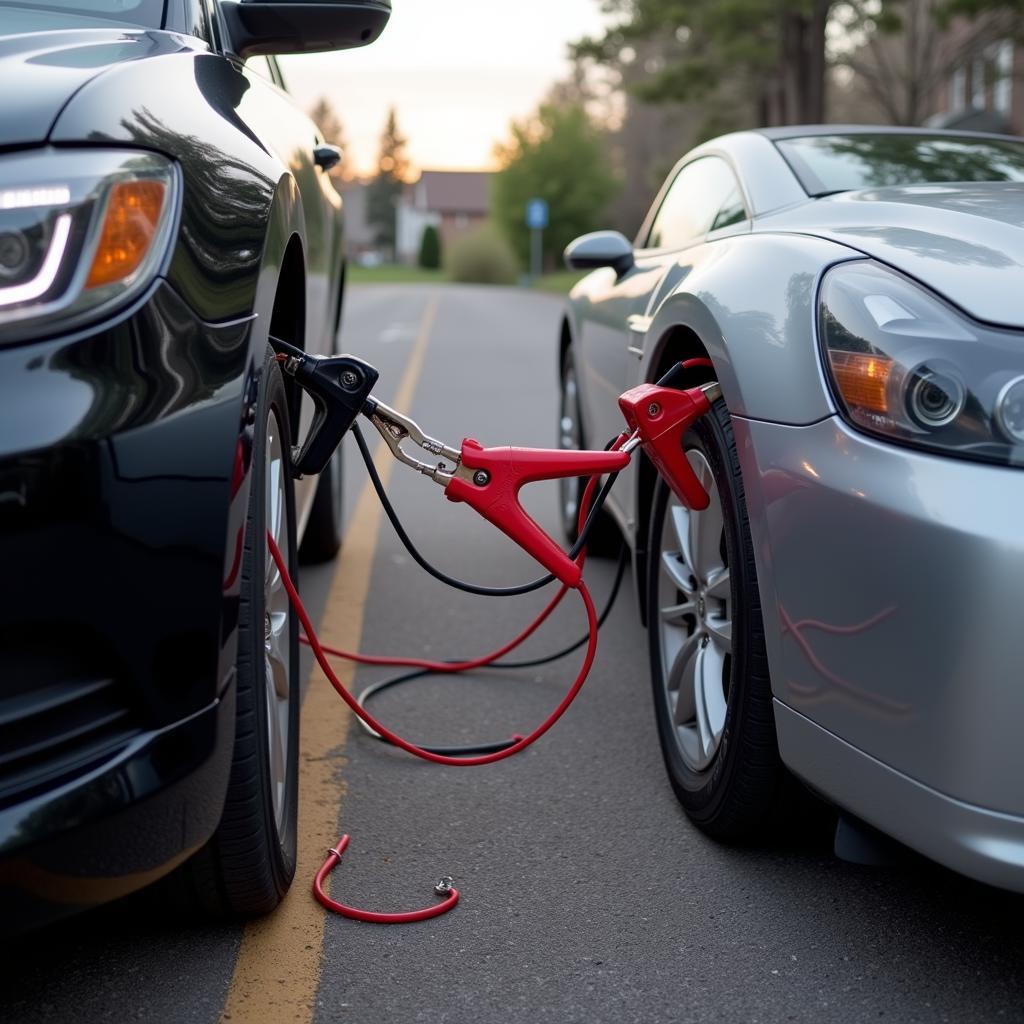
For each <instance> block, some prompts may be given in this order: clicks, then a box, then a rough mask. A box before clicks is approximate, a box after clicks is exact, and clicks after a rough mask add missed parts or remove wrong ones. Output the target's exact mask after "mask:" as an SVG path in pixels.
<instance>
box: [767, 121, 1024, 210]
mask: <svg viewBox="0 0 1024 1024" xmlns="http://www.w3.org/2000/svg"><path fill="white" fill-rule="evenodd" d="M776 145H777V146H778V147H779V149H780V150H781V152H782V155H783V156H784V157H785V158H786V160H787V161H788V162H789V165H790V167H792V168H793V172H794V173H795V174H796V176H797V177H798V178H799V179H800V184H801V185H803V187H804V190H805V191H806V192H807V193H808V195H812V196H823V195H828V194H829V193H830V192H847V191H850V190H852V189H858V188H878V187H881V186H884V185H924V184H929V183H937V182H952V181H958V182H963V181H1024V142H1022V141H1017V140H1013V139H1007V140H1005V141H1004V140H1002V139H983V138H978V139H972V138H964V137H960V138H958V137H956V136H950V135H897V134H889V133H886V134H879V135H871V134H868V133H865V134H863V135H862V134H856V135H809V136H807V137H805V138H800V139H779V140H778V141H777V142H776Z"/></svg>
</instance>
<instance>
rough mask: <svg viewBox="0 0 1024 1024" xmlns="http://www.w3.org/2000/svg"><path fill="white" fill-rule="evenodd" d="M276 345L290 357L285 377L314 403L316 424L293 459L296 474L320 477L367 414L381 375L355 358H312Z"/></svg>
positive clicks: (313, 356)
mask: <svg viewBox="0 0 1024 1024" xmlns="http://www.w3.org/2000/svg"><path fill="white" fill-rule="evenodd" d="M275 345H276V346H277V347H278V348H280V349H282V351H283V352H284V353H285V355H286V356H287V358H286V359H285V360H284V371H285V373H286V374H288V375H289V376H292V377H294V378H295V380H296V381H297V382H298V384H299V385H300V386H301V387H302V389H303V390H304V391H305V392H306V393H307V394H308V395H309V397H310V398H311V399H312V400H313V423H312V425H311V426H310V428H309V434H308V435H307V437H306V440H305V442H304V443H303V445H302V449H301V451H299V453H298V454H297V455H296V456H295V457H294V459H293V463H294V466H295V471H296V474H297V475H298V476H307V475H312V474H316V473H320V472H322V471H323V469H324V467H325V466H326V465H327V463H328V462H329V461H330V459H331V456H332V455H333V454H334V452H335V449H336V448H337V447H338V445H339V444H341V439H342V438H343V437H344V436H345V435H346V434H347V433H348V431H349V429H350V428H351V426H352V424H353V423H355V421H356V417H357V416H358V415H359V414H360V413H361V412H362V411H363V407H364V406H365V405H366V401H367V399H368V398H369V397H370V391H371V390H372V389H373V385H374V384H376V383H377V378H378V377H379V376H380V374H379V372H378V371H377V368H376V367H374V366H371V365H370V364H369V363H367V362H365V361H364V360H362V359H357V358H356V357H355V356H349V355H340V356H318V355H310V354H308V353H305V352H302V351H301V350H299V349H295V348H292V346H290V345H286V344H285V343H284V342H281V341H277V340H276V339H275Z"/></svg>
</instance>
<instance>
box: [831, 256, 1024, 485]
mask: <svg viewBox="0 0 1024 1024" xmlns="http://www.w3.org/2000/svg"><path fill="white" fill-rule="evenodd" d="M818 316H819V334H820V338H821V343H822V348H823V350H824V356H825V365H826V367H827V369H828V371H829V373H830V376H831V380H832V384H833V388H834V391H835V393H836V398H837V399H838V402H839V406H840V409H841V411H842V413H843V414H844V416H845V418H846V419H847V420H848V421H849V422H850V423H851V424H853V425H854V426H856V427H860V428H862V429H863V430H867V431H870V432H871V433H873V434H880V435H882V436H884V437H886V438H888V439H891V440H896V441H902V442H904V443H906V444H911V445H915V446H917V447H920V448H928V449H930V450H933V451H941V452H944V453H947V454H948V453H952V454H956V455H961V456H965V457H968V458H975V459H986V460H989V461H992V462H1002V463H1013V464H1017V465H1024V332H1016V331H1006V330H999V329H997V328H994V327H987V326H984V325H982V324H978V323H975V322H974V321H972V320H969V319H968V318H967V317H965V316H964V315H963V314H962V313H959V312H957V311H956V310H955V309H953V308H952V307H951V306H948V305H947V304H946V303H944V302H943V301H942V300H941V299H939V298H938V297H937V296H935V295H932V294H931V293H930V292H927V291H925V290H924V289H923V288H921V287H920V286H919V285H916V284H914V283H912V282H911V281H909V280H908V279H907V278H905V277H902V276H901V275H899V274H897V273H895V272H894V271H891V270H888V269H886V268H884V267H882V266H880V265H879V264H877V263H873V262H870V261H867V260H865V261H857V262H851V263H841V264H839V265H838V266H836V267H834V268H833V269H832V270H830V271H829V272H828V273H827V274H826V275H825V278H824V280H823V281H822V286H821V295H820V299H819V304H818Z"/></svg>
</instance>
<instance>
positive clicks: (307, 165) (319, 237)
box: [239, 57, 342, 353]
mask: <svg viewBox="0 0 1024 1024" xmlns="http://www.w3.org/2000/svg"><path fill="white" fill-rule="evenodd" d="M244 73H245V77H246V79H247V80H248V82H249V84H250V88H249V89H248V90H247V91H246V94H245V96H244V97H243V99H242V103H241V105H240V107H239V114H240V115H241V117H242V118H243V119H244V120H245V121H246V123H248V124H250V125H251V126H252V128H253V130H254V131H255V133H256V135H257V136H258V137H259V138H260V140H261V141H262V142H264V144H265V145H266V146H267V148H268V149H270V150H271V151H272V152H274V153H275V154H276V155H277V157H278V158H279V159H280V160H281V162H282V163H283V164H285V165H286V166H287V167H288V168H289V169H290V170H291V172H292V175H293V177H294V178H295V181H296V183H297V185H298V187H299V193H300V195H301V196H302V208H303V212H304V214H305V221H306V238H305V252H304V256H305V262H306V346H307V348H308V349H309V350H310V351H312V352H322V353H328V352H330V351H331V350H332V346H333V344H334V329H335V327H336V324H335V322H334V321H335V311H336V308H337V300H338V295H337V288H338V283H339V277H340V274H339V271H340V262H341V246H342V238H341V229H340V212H341V197H340V196H339V195H338V193H337V191H336V190H335V188H334V185H333V184H332V183H331V180H330V176H329V175H328V174H327V172H326V171H323V170H321V169H320V168H319V167H318V166H317V165H316V162H315V159H314V150H315V149H316V147H317V146H319V145H320V144H322V142H323V139H322V138H321V136H320V133H319V132H318V130H317V127H316V125H315V124H314V123H313V121H312V120H311V119H310V118H309V117H307V116H306V115H305V114H304V113H303V112H302V111H301V110H299V108H298V107H297V106H296V105H295V103H294V101H293V100H292V98H291V97H290V96H289V95H288V93H287V92H286V91H285V88H284V80H283V79H282V77H281V74H280V71H279V69H278V67H277V62H276V61H275V60H274V59H273V58H268V57H250V58H249V59H248V60H247V61H246V62H245V68H244Z"/></svg>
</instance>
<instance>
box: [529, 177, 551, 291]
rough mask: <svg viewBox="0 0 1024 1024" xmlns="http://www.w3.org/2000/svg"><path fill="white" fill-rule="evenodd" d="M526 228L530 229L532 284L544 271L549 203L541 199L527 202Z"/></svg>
mask: <svg viewBox="0 0 1024 1024" xmlns="http://www.w3.org/2000/svg"><path fill="white" fill-rule="evenodd" d="M526 226H527V227H528V228H529V229H530V282H531V283H533V282H534V281H536V280H537V279H538V278H539V277H540V275H541V271H542V270H543V260H544V229H545V228H546V227H547V226H548V203H547V200H546V199H541V198H539V197H537V198H534V199H528V200H527V202H526Z"/></svg>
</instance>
